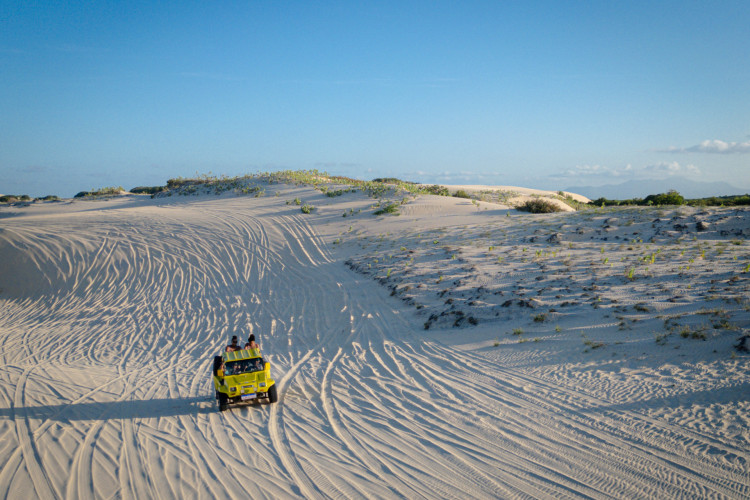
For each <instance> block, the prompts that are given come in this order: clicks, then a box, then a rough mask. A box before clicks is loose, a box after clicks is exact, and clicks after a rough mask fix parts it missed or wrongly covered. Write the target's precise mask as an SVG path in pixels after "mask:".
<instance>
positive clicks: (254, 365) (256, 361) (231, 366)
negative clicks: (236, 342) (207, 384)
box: [224, 358, 263, 375]
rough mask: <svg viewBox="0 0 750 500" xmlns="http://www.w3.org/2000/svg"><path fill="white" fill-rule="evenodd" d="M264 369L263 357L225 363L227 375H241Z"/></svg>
mask: <svg viewBox="0 0 750 500" xmlns="http://www.w3.org/2000/svg"><path fill="white" fill-rule="evenodd" d="M262 371H263V359H262V358H253V359H241V360H239V361H227V362H226V363H225V364H224V374H225V375H239V374H240V373H253V372H262Z"/></svg>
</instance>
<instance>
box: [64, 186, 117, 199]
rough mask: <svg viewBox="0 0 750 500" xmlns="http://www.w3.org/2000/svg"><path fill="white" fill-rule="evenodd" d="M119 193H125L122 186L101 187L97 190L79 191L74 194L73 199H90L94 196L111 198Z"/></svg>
mask: <svg viewBox="0 0 750 500" xmlns="http://www.w3.org/2000/svg"><path fill="white" fill-rule="evenodd" d="M121 191H125V189H123V187H122V186H117V187H114V186H109V187H103V188H99V189H92V190H91V191H81V192H80V193H78V194H76V195H75V196H74V198H91V197H94V196H111V195H116V194H120V192H121Z"/></svg>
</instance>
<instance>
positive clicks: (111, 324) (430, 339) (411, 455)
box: [0, 187, 750, 498]
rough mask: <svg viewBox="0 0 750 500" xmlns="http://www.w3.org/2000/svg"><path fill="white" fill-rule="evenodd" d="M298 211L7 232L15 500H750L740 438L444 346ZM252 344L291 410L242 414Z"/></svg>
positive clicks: (243, 202)
mask: <svg viewBox="0 0 750 500" xmlns="http://www.w3.org/2000/svg"><path fill="white" fill-rule="evenodd" d="M278 189H282V188H278ZM295 189H296V190H295ZM297 192H301V193H303V194H304V195H306V196H307V197H308V198H311V197H313V196H316V195H315V194H313V191H312V190H311V189H310V190H308V191H305V190H304V189H302V188H291V187H289V188H288V189H287V192H286V193H285V194H284V196H280V197H273V196H266V197H263V198H249V197H247V198H234V197H230V196H224V197H196V198H191V199H187V200H179V201H175V200H157V201H151V200H149V201H142V202H141V201H138V202H129V201H127V202H126V201H123V202H90V203H88V204H85V203H84V204H77V205H75V207H73V208H71V207H65V206H62V207H60V208H59V209H56V210H50V211H48V212H42V211H40V212H39V213H33V212H29V213H28V214H25V215H21V216H17V217H9V218H5V219H0V228H1V230H0V259H2V261H3V262H4V264H3V267H2V269H0V271H1V272H2V274H0V276H1V279H2V282H1V283H0V287H2V292H0V497H2V498H21V497H27V496H28V495H29V493H30V492H33V494H32V496H36V497H39V498H112V497H122V498H133V497H134V498H238V497H243V496H245V497H248V498H250V497H252V498H298V497H299V498H333V497H338V498H342V497H344V498H403V497H406V498H435V497H441V498H445V497H460V498H467V497H471V498H488V497H496V498H514V497H529V496H531V497H534V498H555V497H592V498H605V497H607V498H608V497H620V498H679V497H703V498H707V497H719V498H721V497H724V498H741V497H746V496H747V495H749V494H750V487H749V486H748V484H750V465H749V464H748V458H749V457H750V454H749V451H748V449H747V447H746V445H745V441H732V440H730V439H727V438H726V435H724V434H722V431H721V429H718V430H717V429H711V430H709V431H708V432H702V431H701V430H700V429H695V428H691V427H689V426H685V425H681V424H680V423H679V422H674V421H671V420H670V419H666V418H659V417H658V415H655V414H654V413H653V412H650V411H643V409H642V408H639V407H638V406H637V405H636V406H633V405H632V404H629V402H628V400H627V398H624V399H623V398H621V397H620V396H619V394H620V393H619V392H618V390H619V389H618V388H612V389H611V390H608V391H604V392H602V391H599V392H596V391H588V390H586V389H585V388H584V387H577V386H576V385H575V384H572V383H568V382H569V381H566V380H559V379H556V378H555V377H545V376H543V375H542V374H541V373H540V372H539V371H538V370H537V371H534V370H528V369H524V368H523V365H524V363H521V362H518V359H516V360H515V362H513V363H511V362H507V361H508V360H504V361H505V362H503V360H502V359H500V358H498V355H497V352H498V351H497V350H491V349H490V350H487V349H473V348H460V349H459V348H456V346H453V345H451V344H450V343H448V342H447V341H446V342H441V341H440V340H439V339H441V338H443V339H444V338H445V336H440V335H439V334H435V335H432V334H433V333H434V332H426V331H425V330H424V328H423V323H424V318H421V317H419V316H418V315H416V314H414V308H413V307H409V306H407V305H405V304H404V303H403V302H402V301H400V300H398V298H396V297H392V296H390V292H389V290H388V289H387V288H385V287H382V286H379V285H378V284H377V283H376V282H375V281H373V280H372V279H370V278H368V277H367V276H365V275H363V274H358V273H355V272H353V271H352V270H351V269H349V268H348V267H347V266H345V265H344V260H345V259H346V258H349V257H350V256H351V252H353V250H345V249H343V250H342V249H340V248H336V246H335V245H333V244H332V242H331V240H332V235H335V234H337V233H338V232H342V231H345V230H346V229H345V228H346V227H347V225H348V224H349V222H348V221H347V220H346V219H343V218H341V215H340V212H341V210H343V209H336V210H337V211H336V213H335V214H334V215H335V217H334V215H330V217H327V216H326V214H327V212H326V211H325V210H324V209H323V208H321V210H320V211H319V212H318V213H317V215H314V216H312V217H308V216H305V215H304V214H302V213H301V212H300V210H299V207H296V206H289V205H287V204H285V202H284V201H285V200H287V199H289V198H292V197H294V195H295V193H297ZM320 200H321V202H322V201H324V198H320ZM350 201H351V200H350ZM355 201H356V200H355ZM334 202H335V203H347V201H346V200H343V199H342V200H335V201H334ZM334 202H332V203H334ZM362 203H364V202H362ZM82 206H83V207H85V209H80V208H81V207H82ZM342 206H343V205H342ZM330 214H333V210H332V209H331V212H330ZM477 216H479V217H484V218H486V217H491V216H490V215H487V214H481V213H479V214H478V215H477ZM497 216H498V217H500V216H501V214H498V215H497ZM326 217H327V218H326ZM335 219H336V220H335ZM337 219H341V220H340V221H339V220H337ZM402 223H404V224H406V223H409V222H408V221H406V222H402ZM386 224H387V222H386ZM249 333H255V334H256V336H257V337H258V339H259V341H260V343H261V348H262V350H263V352H264V353H265V354H266V355H267V356H268V358H269V359H270V361H271V362H272V364H273V367H272V372H273V375H274V376H275V378H276V380H277V381H278V384H279V394H280V399H279V402H278V403H277V404H275V405H265V404H260V405H258V404H255V405H247V406H240V407H233V408H232V409H231V410H230V411H227V412H224V413H219V412H218V411H217V407H216V403H215V401H214V399H213V387H212V386H211V385H210V378H209V376H210V363H211V359H212V357H213V356H214V355H215V354H217V353H218V352H219V351H220V350H221V349H222V348H223V346H224V345H225V344H226V343H227V341H228V339H229V337H231V335H233V334H239V335H240V336H241V338H243V337H246V336H247V335H248V334H249ZM522 347H524V348H525V347H526V346H522ZM545 348H547V349H554V347H550V346H546V347H545ZM507 349H509V350H512V349H514V347H513V346H509V347H507ZM513 352H514V353H516V354H515V356H516V357H519V356H520V357H523V356H525V355H526V354H524V353H526V352H529V353H530V351H524V350H520V351H515V350H514V351H513ZM528 356H529V357H528V358H527V361H528V363H529V364H531V363H534V362H535V358H534V357H533V355H532V354H528ZM556 373H560V372H556ZM628 384H637V381H635V382H633V381H628V380H622V381H621V384H620V386H619V388H620V389H624V390H625V389H628ZM739 384H740V385H739V387H740V388H741V387H747V380H744V381H740V383H739ZM742 384H745V385H742ZM625 392H627V390H626V391H625ZM740 394H741V391H740ZM726 399H728V400H729V402H730V403H731V402H732V401H734V402H735V403H736V406H735V407H734V408H735V410H736V411H740V412H741V411H743V409H744V408H746V406H743V405H746V402H747V399H748V398H747V393H745V395H744V396H740V397H737V393H731V394H730V396H729V397H727V398H726ZM686 404H688V405H690V399H689V397H688V399H686ZM707 407H710V404H709V405H707Z"/></svg>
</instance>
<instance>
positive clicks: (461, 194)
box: [453, 189, 471, 199]
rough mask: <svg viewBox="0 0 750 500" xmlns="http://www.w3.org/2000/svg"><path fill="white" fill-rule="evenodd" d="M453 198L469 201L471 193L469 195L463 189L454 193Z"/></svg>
mask: <svg viewBox="0 0 750 500" xmlns="http://www.w3.org/2000/svg"><path fill="white" fill-rule="evenodd" d="M453 197H454V198H467V199H471V196H469V193H467V192H466V191H464V190H463V189H459V190H458V191H456V192H455V193H453Z"/></svg>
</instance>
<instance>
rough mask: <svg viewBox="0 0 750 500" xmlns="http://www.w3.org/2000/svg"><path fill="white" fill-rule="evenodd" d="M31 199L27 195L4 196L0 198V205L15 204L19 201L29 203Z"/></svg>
mask: <svg viewBox="0 0 750 500" xmlns="http://www.w3.org/2000/svg"><path fill="white" fill-rule="evenodd" d="M30 200H31V198H30V197H29V195H27V194H6V195H3V196H0V203H16V202H19V201H30Z"/></svg>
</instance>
